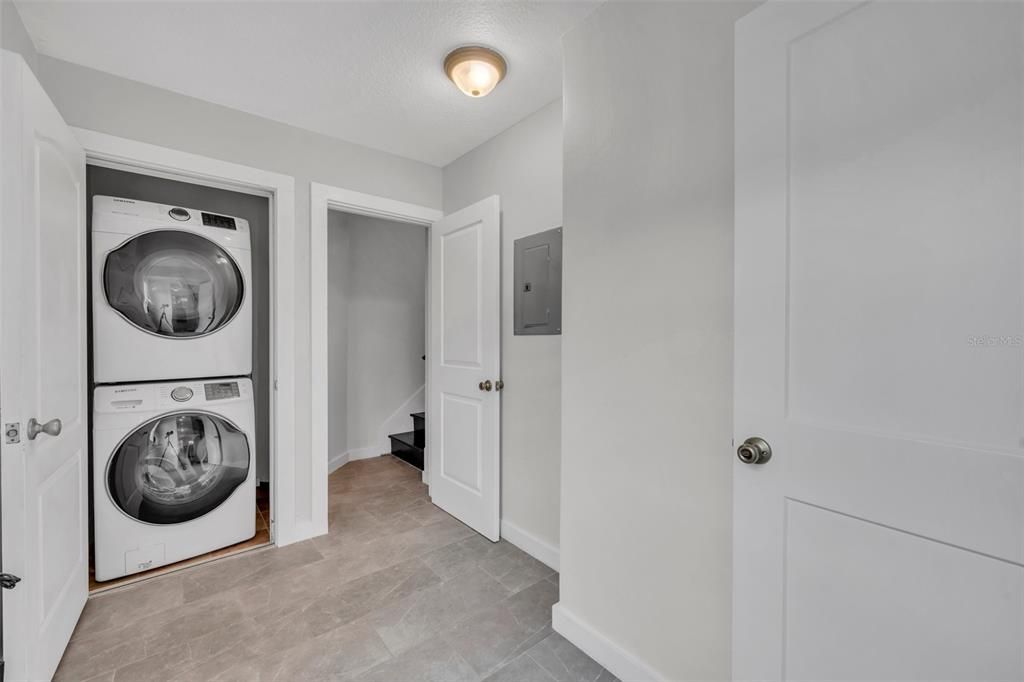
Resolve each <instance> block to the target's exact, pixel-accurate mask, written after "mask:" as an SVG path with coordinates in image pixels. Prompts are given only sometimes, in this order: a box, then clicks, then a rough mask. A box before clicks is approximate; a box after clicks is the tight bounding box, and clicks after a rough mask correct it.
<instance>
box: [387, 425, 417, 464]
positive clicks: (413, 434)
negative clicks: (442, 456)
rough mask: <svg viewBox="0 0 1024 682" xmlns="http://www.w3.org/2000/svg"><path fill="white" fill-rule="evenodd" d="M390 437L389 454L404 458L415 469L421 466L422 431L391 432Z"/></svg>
mask: <svg viewBox="0 0 1024 682" xmlns="http://www.w3.org/2000/svg"><path fill="white" fill-rule="evenodd" d="M388 438H390V439H391V454H392V455H394V456H395V457H398V458H399V459H402V460H405V461H406V462H408V463H409V464H411V465H413V466H414V467H416V468H417V469H422V468H423V445H424V439H423V432H422V431H420V432H417V431H408V432H406V433H393V434H391V435H390V436H388Z"/></svg>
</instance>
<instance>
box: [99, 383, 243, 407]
mask: <svg viewBox="0 0 1024 682" xmlns="http://www.w3.org/2000/svg"><path fill="white" fill-rule="evenodd" d="M93 396H94V399H93V407H94V409H95V410H96V412H97V413H104V414H111V413H117V412H158V411H161V410H180V409H183V408H185V407H186V406H187V408H188V409H202V407H203V405H207V404H218V405H224V404H226V403H229V402H238V401H240V400H241V401H244V400H252V381H251V380H250V379H223V380H220V381H217V380H214V381H183V382H181V383H173V384H129V385H125V384H121V385H117V386H110V385H106V386H97V387H96V390H95V392H94V393H93Z"/></svg>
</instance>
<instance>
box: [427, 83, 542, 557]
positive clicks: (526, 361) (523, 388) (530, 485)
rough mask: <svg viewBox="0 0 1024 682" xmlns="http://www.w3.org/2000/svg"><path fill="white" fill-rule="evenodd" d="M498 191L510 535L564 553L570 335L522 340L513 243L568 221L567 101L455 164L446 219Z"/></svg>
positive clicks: (505, 514) (505, 516)
mask: <svg viewBox="0 0 1024 682" xmlns="http://www.w3.org/2000/svg"><path fill="white" fill-rule="evenodd" d="M492 194H498V195H500V196H501V213H502V216H501V230H502V241H501V244H502V279H501V281H502V322H501V326H502V334H501V343H502V354H501V364H502V369H501V373H502V379H503V380H504V381H505V389H504V391H503V392H502V398H501V401H502V404H501V410H502V414H501V429H502V434H501V457H502V469H501V475H502V485H501V494H502V502H501V519H502V527H503V530H502V534H503V535H507V536H508V537H509V538H512V539H513V540H514V541H516V542H521V540H519V537H520V536H516V535H514V533H515V531H517V530H518V531H521V532H525V533H526V534H528V536H531V537H532V538H536V539H537V540H539V541H540V542H542V543H544V544H546V545H547V546H548V547H549V548H550V549H551V550H552V551H554V552H556V553H557V547H558V544H559V527H558V524H559V512H558V509H559V472H560V467H561V465H560V454H559V453H560V441H561V423H560V422H561V409H560V407H561V357H562V337H560V336H513V334H512V331H513V324H512V274H513V270H512V256H513V250H512V243H513V241H514V240H516V239H518V238H519V237H524V236H526V235H530V234H533V233H535V232H541V231H543V230H547V229H550V228H552V227H558V226H559V225H561V224H562V103H561V101H557V102H553V103H551V104H549V105H548V106H546V107H544V108H543V109H541V110H540V111H538V112H537V113H535V114H533V115H531V116H529V117H527V118H526V119H524V120H522V121H521V122H519V123H517V124H516V125H514V126H512V127H511V128H509V129H508V130H506V131H504V132H503V133H501V134H500V135H498V136H497V137H495V138H493V139H491V140H490V141H488V142H486V143H484V144H482V145H480V146H479V147H477V148H476V149H474V150H473V151H471V152H469V153H467V154H466V155H464V156H462V157H461V158H459V159H457V160H456V161H454V162H452V163H451V164H450V165H448V166H446V167H445V169H444V211H445V213H451V212H453V211H456V210H458V209H460V208H463V207H465V206H467V205H469V204H472V203H474V202H476V201H479V200H480V199H483V198H485V197H488V196H490V195H492ZM509 524H511V526H512V528H508V526H509ZM509 531H511V532H509ZM524 548H525V549H528V550H532V549H534V548H532V547H524Z"/></svg>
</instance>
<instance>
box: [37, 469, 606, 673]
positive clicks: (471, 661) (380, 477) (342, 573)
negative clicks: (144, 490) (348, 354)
mask: <svg viewBox="0 0 1024 682" xmlns="http://www.w3.org/2000/svg"><path fill="white" fill-rule="evenodd" d="M330 515H331V516H330V533H329V534H328V535H326V536H324V537H320V538H316V539H314V540H310V541H306V542H302V543H298V544H295V545H291V546H288V547H284V548H281V549H276V548H270V549H265V550H258V551H254V552H250V553H247V554H243V555H240V556H236V557H231V558H227V559H223V560H220V561H215V562H212V563H208V564H204V565H202V566H197V567H194V568H189V569H185V570H183V571H180V572H177V573H173V574H169V575H165V576H161V577H158V578H153V579H152V580H147V581H145V582H142V583H139V584H137V585H133V586H129V587H125V588H123V589H118V590H114V591H111V592H108V593H104V594H101V595H98V596H96V597H94V598H92V599H90V600H89V603H88V604H87V605H86V607H85V612H84V614H83V615H82V620H81V622H80V623H79V625H78V628H77V629H76V630H75V634H74V636H73V637H72V640H71V644H70V646H69V647H68V650H67V653H66V654H65V655H64V660H63V661H62V662H61V666H60V668H59V669H58V670H57V675H56V679H57V680H97V681H99V680H104V681H110V680H115V681H117V682H124V681H126V680H161V681H163V680H181V681H183V682H185V681H188V682H191V681H194V680H246V681H248V680H288V681H305V680H360V681H361V682H362V681H366V682H404V681H407V680H408V681H413V680H416V681H419V680H424V681H428V680H429V681H441V680H444V681H452V682H456V681H460V680H491V681H494V682H497V681H501V682H534V681H537V682H551V681H552V680H555V681H558V682H583V681H588V682H595V681H598V680H600V682H611V681H613V680H615V678H614V677H613V676H612V675H611V674H610V673H608V672H607V671H605V670H604V669H603V668H602V667H601V666H600V665H598V664H597V663H595V662H594V661H593V660H592V659H590V658H589V657H587V656H586V655H585V654H583V653H582V652H581V651H579V649H577V648H576V647H574V646H573V645H572V644H570V643H569V642H568V641H566V640H565V639H564V638H562V637H561V636H559V635H558V634H557V633H555V632H553V631H552V630H551V606H552V604H554V603H555V602H556V601H557V600H558V574H557V573H555V572H554V571H552V570H551V569H549V568H548V567H547V566H545V565H543V564H541V563H540V562H538V561H536V560H534V559H533V558H532V557H530V556H529V555H527V554H525V553H523V552H521V551H520V550H518V549H517V548H515V547H513V546H512V545H510V544H508V543H506V542H500V543H497V544H493V543H491V542H489V541H487V540H486V539H484V538H482V537H481V536H479V535H477V534H476V533H474V532H473V531H471V530H470V529H469V528H467V527H466V526H464V525H462V524H461V523H459V522H458V521H456V520H455V519H453V518H452V517H450V516H448V515H447V514H445V513H444V512H442V511H441V510H440V509H438V508H437V507H435V506H433V505H432V504H431V503H430V500H429V498H428V497H427V491H426V486H424V485H423V484H422V483H421V482H420V474H419V472H418V471H416V470H414V469H412V468H411V467H408V466H406V465H405V464H404V463H402V462H399V461H398V460H396V459H394V458H392V457H379V458H374V459H368V460H361V461H357V462H352V463H350V464H348V465H346V466H345V467H342V468H341V469H340V470H338V471H337V472H335V473H334V474H333V475H332V476H331V478H330Z"/></svg>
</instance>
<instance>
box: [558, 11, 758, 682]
mask: <svg viewBox="0 0 1024 682" xmlns="http://www.w3.org/2000/svg"><path fill="white" fill-rule="evenodd" d="M752 8H753V4H750V3H739V2H678V3H615V2H612V3H607V4H604V5H602V6H601V7H600V8H599V9H598V10H597V11H596V12H595V13H594V14H592V15H591V16H590V17H589V18H588V19H587V20H586V21H585V22H584V23H583V24H582V25H580V26H579V27H577V28H576V29H574V30H573V31H571V32H569V33H568V34H567V35H566V36H565V38H564V43H563V44H564V49H565V76H564V78H565V80H564V83H565V89H564V100H565V185H564V190H565V241H564V248H565V270H564V276H565V298H564V309H563V310H564V319H563V324H564V327H563V328H564V330H565V334H564V337H563V339H562V344H563V353H562V360H563V362H562V415H563V418H562V526H561V528H562V575H561V587H562V591H561V602H560V606H559V608H560V609H564V610H565V611H566V613H567V614H568V615H570V616H571V617H573V618H575V619H577V620H578V621H582V622H583V623H584V624H586V625H588V626H589V627H590V628H592V630H593V631H595V632H597V633H600V634H601V635H603V636H604V637H606V638H607V639H608V640H610V641H611V642H613V643H614V644H616V645H618V646H619V647H621V648H622V649H624V650H625V651H627V652H629V653H631V654H633V655H634V656H635V657H637V658H639V659H640V660H641V661H643V662H645V663H646V664H647V665H648V666H650V668H651V669H653V670H654V671H656V673H660V675H661V676H662V677H664V678H665V679H671V680H684V679H702V680H709V679H727V678H728V677H729V675H730V627H731V623H730V611H731V598H730V594H731V580H732V571H731V562H732V558H731V523H732V476H731V472H732V461H733V454H732V447H731V444H730V440H731V428H732V291H733V284H732V281H733V280H732V272H733V261H732V245H733V184H732V183H733V179H732V171H733V145H732V141H733V24H734V22H735V20H736V19H737V18H739V17H740V16H741V15H743V14H745V13H747V12H748V11H750V10H751V9H752ZM652 64H654V65H656V66H657V68H651V65H652ZM613 672H614V671H613Z"/></svg>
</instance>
